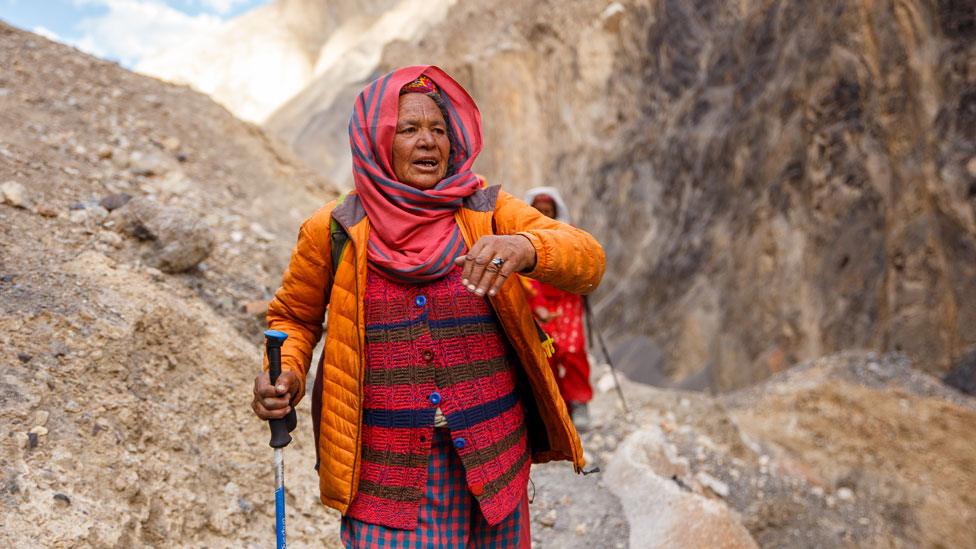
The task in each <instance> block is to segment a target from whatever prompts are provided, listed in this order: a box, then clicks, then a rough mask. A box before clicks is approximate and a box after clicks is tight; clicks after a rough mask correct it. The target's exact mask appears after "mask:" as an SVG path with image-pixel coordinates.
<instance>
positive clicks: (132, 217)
mask: <svg viewBox="0 0 976 549" xmlns="http://www.w3.org/2000/svg"><path fill="white" fill-rule="evenodd" d="M112 218H113V219H114V220H115V222H116V224H117V226H118V228H119V230H121V231H122V232H124V233H125V234H128V235H129V236H132V237H135V238H138V239H139V240H143V241H146V242H150V243H151V244H152V249H151V251H150V252H148V253H147V254H146V259H147V260H148V262H149V263H150V264H151V265H152V266H154V267H156V268H158V269H160V270H161V271H163V272H167V273H179V272H183V271H186V270H189V269H192V268H193V267H195V266H197V265H198V264H200V262H201V261H203V260H204V259H207V256H209V255H210V252H211V251H212V250H213V247H214V233H213V230H211V228H210V227H209V226H207V224H206V223H205V222H204V221H203V219H201V218H199V217H198V216H197V215H196V214H194V213H192V212H190V211H187V210H184V209H182V208H178V207H175V206H164V205H162V204H160V203H158V202H156V201H155V200H152V199H150V198H145V197H139V198H135V199H133V200H131V201H129V202H128V203H127V204H126V205H125V206H122V207H121V208H119V209H117V210H115V211H114V212H112Z"/></svg>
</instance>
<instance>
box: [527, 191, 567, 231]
mask: <svg viewBox="0 0 976 549" xmlns="http://www.w3.org/2000/svg"><path fill="white" fill-rule="evenodd" d="M541 195H546V196H548V197H549V198H551V199H552V201H553V202H555V203H556V221H562V222H563V223H569V208H567V207H566V202H565V201H564V200H563V197H562V195H561V194H559V190H558V189H556V188H555V187H533V188H532V189H529V192H527V193H525V202H526V203H527V204H529V205H530V206H531V205H532V201H533V200H535V199H536V197H537V196H541Z"/></svg>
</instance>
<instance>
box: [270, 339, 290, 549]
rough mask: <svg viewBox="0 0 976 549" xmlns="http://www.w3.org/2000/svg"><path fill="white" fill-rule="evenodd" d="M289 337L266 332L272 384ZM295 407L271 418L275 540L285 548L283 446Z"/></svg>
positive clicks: (288, 439)
mask: <svg viewBox="0 0 976 549" xmlns="http://www.w3.org/2000/svg"><path fill="white" fill-rule="evenodd" d="M286 339H288V334H286V333H285V332H279V331H277V330H267V331H266V332H264V341H265V350H266V352H267V353H268V377H269V378H270V379H271V385H272V386H274V384H275V383H276V382H277V381H278V376H279V375H281V345H282V343H284V342H285V340H286ZM295 422H296V416H295V408H294V407H292V410H291V412H289V414H288V417H287V418H281V419H271V420H268V424H269V425H270V426H271V442H270V444H271V447H272V448H274V467H275V540H276V541H277V547H278V549H285V545H286V543H285V458H284V455H283V452H282V451H281V450H282V448H284V447H285V446H288V443H289V442H291V435H289V434H288V431H290V430H292V429H294V428H295Z"/></svg>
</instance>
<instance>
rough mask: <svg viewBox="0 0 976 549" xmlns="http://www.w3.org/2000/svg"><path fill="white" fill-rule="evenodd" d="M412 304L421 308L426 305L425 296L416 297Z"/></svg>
mask: <svg viewBox="0 0 976 549" xmlns="http://www.w3.org/2000/svg"><path fill="white" fill-rule="evenodd" d="M413 302H414V304H416V305H417V306H418V307H423V306H424V305H426V304H427V296H425V295H418V296H417V297H415V298H414V300H413Z"/></svg>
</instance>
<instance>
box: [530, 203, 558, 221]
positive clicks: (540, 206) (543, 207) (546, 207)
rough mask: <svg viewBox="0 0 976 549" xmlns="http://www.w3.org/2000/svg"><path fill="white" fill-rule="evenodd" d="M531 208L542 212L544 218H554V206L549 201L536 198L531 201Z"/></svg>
mask: <svg viewBox="0 0 976 549" xmlns="http://www.w3.org/2000/svg"><path fill="white" fill-rule="evenodd" d="M532 207H533V208H535V209H537V210H539V211H540V212H542V215H544V216H546V217H551V218H553V219H555V218H556V205H555V204H553V203H552V201H551V200H541V199H538V198H536V199H535V200H533V201H532Z"/></svg>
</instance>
